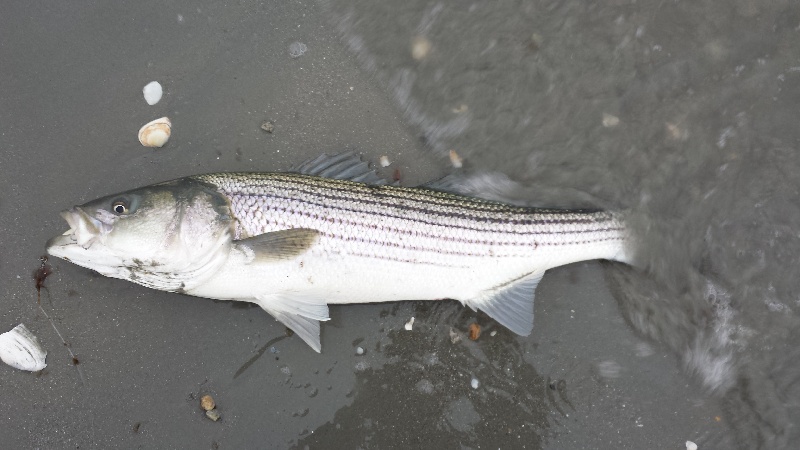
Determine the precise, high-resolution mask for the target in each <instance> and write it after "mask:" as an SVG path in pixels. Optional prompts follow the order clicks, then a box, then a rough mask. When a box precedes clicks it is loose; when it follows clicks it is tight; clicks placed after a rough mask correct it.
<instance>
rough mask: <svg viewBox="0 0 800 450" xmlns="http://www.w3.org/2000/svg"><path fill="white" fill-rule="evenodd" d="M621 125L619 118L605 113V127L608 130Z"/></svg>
mask: <svg viewBox="0 0 800 450" xmlns="http://www.w3.org/2000/svg"><path fill="white" fill-rule="evenodd" d="M617 125H619V117H617V116H614V115H611V114H608V113H603V126H604V127H606V128H612V127H615V126H617Z"/></svg>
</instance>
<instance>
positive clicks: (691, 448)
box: [686, 441, 697, 450]
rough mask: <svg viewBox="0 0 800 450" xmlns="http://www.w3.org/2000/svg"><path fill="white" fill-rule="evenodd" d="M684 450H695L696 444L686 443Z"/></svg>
mask: <svg viewBox="0 0 800 450" xmlns="http://www.w3.org/2000/svg"><path fill="white" fill-rule="evenodd" d="M686 450H697V444H695V443H694V442H692V441H686Z"/></svg>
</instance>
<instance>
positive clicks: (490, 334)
mask: <svg viewBox="0 0 800 450" xmlns="http://www.w3.org/2000/svg"><path fill="white" fill-rule="evenodd" d="M489 336H491V337H495V336H497V330H492V332H491V333H489Z"/></svg>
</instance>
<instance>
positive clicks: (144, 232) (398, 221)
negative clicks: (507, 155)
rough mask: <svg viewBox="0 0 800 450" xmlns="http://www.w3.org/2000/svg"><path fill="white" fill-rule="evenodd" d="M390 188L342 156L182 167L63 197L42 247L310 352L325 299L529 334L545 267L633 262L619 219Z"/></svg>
mask: <svg viewBox="0 0 800 450" xmlns="http://www.w3.org/2000/svg"><path fill="white" fill-rule="evenodd" d="M454 180H456V178H453V177H450V176H448V177H445V178H443V179H441V180H437V181H434V182H431V183H428V184H425V185H421V186H417V187H402V186H398V185H396V184H389V183H388V182H387V181H386V180H384V179H382V178H380V177H379V176H378V175H377V173H376V172H374V171H373V170H372V169H370V167H369V165H368V163H366V162H365V161H363V160H362V159H361V158H360V157H359V156H358V155H355V154H353V153H343V154H339V155H333V156H329V155H320V156H319V157H317V158H315V159H313V160H309V161H307V162H305V163H304V164H302V165H300V166H299V167H297V168H296V170H294V171H292V172H269V173H259V172H232V173H209V174H201V175H193V176H187V177H184V178H180V179H177V180H172V181H167V182H163V183H159V184H154V185H150V186H146V187H142V188H139V189H133V190H129V191H126V192H123V193H119V194H114V195H109V196H105V197H102V198H100V199H97V200H94V201H91V202H88V203H85V204H83V205H79V206H74V207H72V208H70V209H68V210H65V211H63V212H62V213H61V215H62V217H63V218H64V219H65V220H66V222H67V224H68V225H69V230H67V231H66V232H64V233H63V234H61V235H58V236H55V237H53V238H52V239H50V240H49V241H48V242H47V253H48V254H50V255H52V256H54V257H58V258H61V259H63V260H66V261H69V262H72V263H74V264H77V265H79V266H82V267H85V268H88V269H91V270H94V271H96V272H98V273H100V274H102V275H105V276H108V277H113V278H119V279H123V280H128V281H131V282H133V283H137V284H140V285H143V286H146V287H148V288H152V289H158V290H162V291H169V292H177V293H182V294H187V295H191V296H197V297H205V298H211V299H219V300H234V301H244V302H251V303H255V304H257V305H259V306H260V307H261V308H262V309H264V310H265V311H266V312H268V313H269V314H271V315H272V316H274V317H275V318H276V319H277V320H278V321H280V322H282V323H283V324H284V325H286V326H287V327H288V328H290V329H292V330H293V331H294V332H295V333H296V334H297V335H298V336H299V337H300V338H302V339H303V340H304V341H305V342H306V343H307V344H308V345H309V346H310V347H311V348H312V349H314V350H315V351H317V352H320V351H321V348H322V346H321V342H320V322H322V321H327V320H330V317H329V314H328V305H330V304H351V303H375V302H395V301H402V300H441V299H454V300H458V301H460V302H461V303H462V304H463V305H465V306H468V307H470V308H472V309H473V310H476V311H477V310H480V311H483V312H485V313H486V314H488V315H489V316H490V317H492V318H493V319H494V320H495V321H497V322H498V323H500V324H502V325H503V326H505V327H506V328H508V329H509V330H511V331H513V332H514V333H516V334H518V335H521V336H527V335H529V334H530V333H531V331H532V330H533V315H534V297H535V291H536V287H537V285H538V283H539V281H540V280H541V278H542V276H543V275H544V273H545V272H546V271H547V270H548V269H550V268H553V267H558V266H562V265H565V264H570V263H574V262H578V261H585V260H594V259H606V260H611V261H620V262H623V263H630V261H631V260H632V252H633V245H632V244H631V242H632V241H631V238H630V233H629V231H628V229H627V227H626V225H625V222H624V218H623V217H622V215H621V214H619V213H612V212H607V211H603V210H560V209H544V208H532V207H526V206H519V205H513V204H508V203H503V202H500V201H496V200H490V199H486V198H480V196H474V195H464V194H463V193H462V192H460V191H459V189H458V182H456V181H454Z"/></svg>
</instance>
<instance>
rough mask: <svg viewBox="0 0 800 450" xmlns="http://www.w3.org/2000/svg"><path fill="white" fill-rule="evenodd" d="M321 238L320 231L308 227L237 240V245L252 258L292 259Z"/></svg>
mask: <svg viewBox="0 0 800 450" xmlns="http://www.w3.org/2000/svg"><path fill="white" fill-rule="evenodd" d="M317 239H319V232H318V231H317V230H312V229H308V228H293V229H290V230H281V231H273V232H271V233H264V234H259V235H258V236H253V237H251V238H247V239H242V240H240V241H236V247H237V248H238V249H239V250H241V251H242V252H244V253H245V254H247V255H249V256H250V258H251V260H255V259H258V260H268V261H269V260H279V259H290V258H294V257H295V256H297V255H300V254H302V253H304V252H305V251H306V250H308V249H309V248H311V246H312V245H314V244H315V243H316V242H317Z"/></svg>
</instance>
